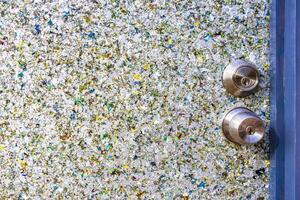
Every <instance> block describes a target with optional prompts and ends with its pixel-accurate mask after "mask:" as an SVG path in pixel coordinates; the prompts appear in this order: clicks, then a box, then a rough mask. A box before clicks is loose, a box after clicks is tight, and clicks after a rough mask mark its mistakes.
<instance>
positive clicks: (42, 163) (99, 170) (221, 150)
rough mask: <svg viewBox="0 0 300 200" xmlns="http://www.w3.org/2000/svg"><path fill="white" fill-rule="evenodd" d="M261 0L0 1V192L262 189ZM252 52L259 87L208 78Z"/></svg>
mask: <svg viewBox="0 0 300 200" xmlns="http://www.w3.org/2000/svg"><path fill="white" fill-rule="evenodd" d="M268 44H269V2H268V1H267V0H243V1H234V0H223V1H221V0H205V1H203V0H174V1H171V0H170V1H168V0H165V1H162V0H157V1H141V0H135V1H133V0H128V1H119V0H110V1H109V0H107V1H105V0H98V1H97V0H94V1H83V0H77V1H75V0H72V1H38V0H35V1H30V0H25V1H8V0H1V1H0V105H1V106H0V165H1V168H0V197H1V199H217V200H222V199H224V200H227V199H258V200H262V199H269V189H268V187H269V155H268V151H269V148H268V139H267V136H268V134H267V135H266V137H265V139H264V141H263V142H261V143H259V144H257V145H254V146H237V145H234V144H231V143H229V142H227V141H226V140H225V139H224V137H223V136H222V133H221V130H220V124H221V119H222V117H223V115H224V113H226V112H227V111H228V110H230V109H231V108H234V107H236V106H245V107H248V108H250V109H252V110H253V111H255V112H256V113H257V114H258V115H259V116H260V117H261V118H262V119H264V121H266V123H267V125H268V122H269V119H268V116H269V97H268V93H269V75H268V69H269V61H268V48H269V46H268ZM238 58H241V59H245V60H250V61H252V62H254V63H255V64H256V65H257V66H258V68H259V71H260V73H261V83H260V90H259V91H258V92H257V93H256V94H254V95H251V96H249V97H247V98H244V99H237V98H234V97H232V96H230V95H229V94H227V93H226V92H225V90H224V88H223V87H222V83H221V76H222V71H223V69H224V68H225V66H226V65H228V64H229V63H230V61H232V60H234V59H238Z"/></svg>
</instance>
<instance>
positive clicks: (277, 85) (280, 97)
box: [270, 0, 300, 200]
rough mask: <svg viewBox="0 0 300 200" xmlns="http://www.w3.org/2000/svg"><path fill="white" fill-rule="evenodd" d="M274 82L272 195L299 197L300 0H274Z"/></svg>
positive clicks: (290, 199) (275, 198) (282, 198)
mask: <svg viewBox="0 0 300 200" xmlns="http://www.w3.org/2000/svg"><path fill="white" fill-rule="evenodd" d="M271 84H272V86H271V97H270V98H271V125H270V139H271V180H270V191H271V199H273V200H285V199H286V200H297V199H300V132H299V130H300V1H298V2H297V0H272V2H271ZM297 170H299V172H298V171H297Z"/></svg>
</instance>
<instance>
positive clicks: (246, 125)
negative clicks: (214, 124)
mask: <svg viewBox="0 0 300 200" xmlns="http://www.w3.org/2000/svg"><path fill="white" fill-rule="evenodd" d="M222 130H223V134H224V136H225V137H226V138H227V139H228V140H229V141H231V142H234V143H237V144H254V143H257V142H259V141H260V140H261V139H262V138H263V136H264V133H265V125H264V122H263V121H262V120H261V119H260V118H259V117H258V116H257V115H256V114H255V113H254V112H252V111H251V110H249V109H247V108H242V107H238V108H234V109H232V110H231V111H229V112H228V113H227V114H226V116H225V117H224V119H223V123H222Z"/></svg>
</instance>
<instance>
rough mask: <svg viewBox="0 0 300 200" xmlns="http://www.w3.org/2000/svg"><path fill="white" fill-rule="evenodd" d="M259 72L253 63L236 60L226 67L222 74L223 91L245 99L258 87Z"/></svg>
mask: <svg viewBox="0 0 300 200" xmlns="http://www.w3.org/2000/svg"><path fill="white" fill-rule="evenodd" d="M258 83H259V72H258V70H257V68H256V66H255V65H254V64H253V63H250V62H245V61H243V60H237V61H234V62H233V63H231V64H230V65H228V66H227V67H226V68H225V70H224V72H223V85H224V87H225V89H226V90H227V91H228V92H229V93H230V94H232V95H234V96H236V97H245V96H248V95H250V94H252V93H253V92H255V90H256V89H257V87H258Z"/></svg>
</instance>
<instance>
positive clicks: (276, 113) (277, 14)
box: [270, 0, 285, 200]
mask: <svg viewBox="0 0 300 200" xmlns="http://www.w3.org/2000/svg"><path fill="white" fill-rule="evenodd" d="M284 6H285V2H284V1H283V0H272V1H271V24H270V25H271V27H270V28H271V34H270V37H271V38H270V41H271V44H270V50H271V51H270V56H271V67H270V76H271V94H270V101H271V104H270V110H271V114H270V120H271V124H270V159H271V169H270V197H271V199H273V200H277V199H278V200H279V199H283V198H284V189H283V188H284V135H283V130H284V123H283V110H284V109H283V108H284V103H283V101H282V97H283V60H284V40H283V38H284V28H285V27H284V13H285V12H284V11H285V9H284Z"/></svg>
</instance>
